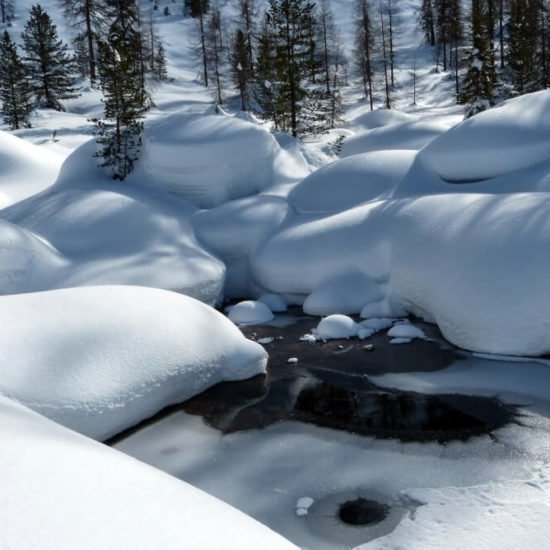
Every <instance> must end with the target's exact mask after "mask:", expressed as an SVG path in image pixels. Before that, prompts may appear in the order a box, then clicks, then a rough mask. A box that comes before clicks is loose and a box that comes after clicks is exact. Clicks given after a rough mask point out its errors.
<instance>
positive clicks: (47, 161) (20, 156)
mask: <svg viewBox="0 0 550 550" xmlns="http://www.w3.org/2000/svg"><path fill="white" fill-rule="evenodd" d="M62 161H63V158H62V157H61V156H59V155H57V154H56V153H54V152H52V151H45V150H43V149H41V148H40V147H37V146H36V145H32V144H31V143H29V142H27V141H24V140H22V139H20V138H18V137H16V136H14V135H12V134H9V133H8V132H3V131H0V208H4V207H6V206H9V205H11V204H13V203H15V202H18V201H20V200H22V199H25V198H27V197H30V196H32V195H34V194H36V193H38V192H40V191H42V190H43V189H46V188H47V187H49V186H50V185H52V184H53V183H54V181H55V180H56V178H57V173H58V171H59V168H60V166H61V163H62Z"/></svg>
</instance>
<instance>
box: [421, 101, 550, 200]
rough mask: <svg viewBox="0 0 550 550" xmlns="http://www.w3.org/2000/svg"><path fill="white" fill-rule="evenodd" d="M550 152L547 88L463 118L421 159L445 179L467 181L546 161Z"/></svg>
mask: <svg viewBox="0 0 550 550" xmlns="http://www.w3.org/2000/svg"><path fill="white" fill-rule="evenodd" d="M549 151H550V91H548V90H545V91H542V92H536V93H533V94H529V95H525V96H521V97H518V98H515V99H512V100H510V101H507V102H506V103H504V104H502V105H499V106H497V107H494V108H493V109H490V110H488V111H484V112H482V113H480V114H478V115H476V116H474V117H472V118H470V119H468V120H466V121H464V122H463V123H462V124H460V125H458V126H456V127H455V128H453V129H451V130H449V131H448V132H446V133H445V134H443V135H441V136H440V137H439V138H438V139H437V140H435V141H433V142H432V143H431V144H430V145H428V146H427V147H426V148H425V149H424V150H423V151H422V153H421V154H420V157H419V158H420V159H421V160H422V162H423V163H424V164H425V165H426V166H427V167H428V168H429V169H431V170H432V171H434V172H435V173H436V174H438V175H439V176H440V177H441V178H442V179H443V180H445V181H448V182H455V183H461V182H462V183H464V182H466V183H467V182H471V181H478V180H485V179H488V178H494V177H496V176H500V175H503V174H506V173H509V172H515V171H517V170H520V169H523V168H526V167H528V166H532V165H535V164H537V163H539V162H542V161H545V160H548V159H550V152H549ZM516 190H518V191H519V190H520V189H516Z"/></svg>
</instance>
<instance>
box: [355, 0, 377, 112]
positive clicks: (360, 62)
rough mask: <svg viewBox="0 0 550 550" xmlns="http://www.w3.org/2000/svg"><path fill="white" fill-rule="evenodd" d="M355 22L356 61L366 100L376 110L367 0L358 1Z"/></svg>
mask: <svg viewBox="0 0 550 550" xmlns="http://www.w3.org/2000/svg"><path fill="white" fill-rule="evenodd" d="M355 9H356V20H355V54H356V56H355V59H356V62H357V66H358V68H359V73H360V74H361V79H362V82H363V90H364V92H365V98H366V99H368V101H369V105H370V109H371V111H372V110H373V109H374V96H373V94H374V63H373V49H374V34H373V29H372V20H371V17H370V6H369V4H368V2H367V0H357V1H356V5H355Z"/></svg>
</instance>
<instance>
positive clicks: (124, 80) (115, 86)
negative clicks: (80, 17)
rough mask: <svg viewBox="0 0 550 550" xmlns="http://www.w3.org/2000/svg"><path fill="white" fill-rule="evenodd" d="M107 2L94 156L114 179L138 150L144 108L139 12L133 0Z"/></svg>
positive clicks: (129, 167) (121, 177)
mask: <svg viewBox="0 0 550 550" xmlns="http://www.w3.org/2000/svg"><path fill="white" fill-rule="evenodd" d="M120 3H121V5H118V6H117V5H116V3H115V2H113V4H112V5H111V7H112V8H113V11H112V13H113V15H114V16H115V17H114V21H113V23H112V25H111V27H110V29H109V34H108V39H107V40H105V41H100V42H99V53H100V64H99V77H100V82H101V88H102V91H103V95H104V105H105V114H104V118H103V119H102V120H95V122H96V124H97V126H98V133H99V137H98V140H97V143H98V144H99V145H100V146H101V150H100V151H99V152H98V153H97V154H96V156H98V157H100V158H101V159H102V163H101V166H104V167H110V168H111V170H112V175H113V178H114V179H117V180H124V179H125V178H126V176H127V175H128V174H129V173H130V172H131V171H132V170H133V168H134V164H135V162H136V161H137V159H138V158H139V156H140V153H141V133H142V130H143V122H142V120H143V117H144V114H145V112H146V110H147V108H148V105H149V103H148V95H147V92H146V90H145V87H144V79H143V67H142V59H141V57H140V55H136V52H139V51H140V49H141V47H142V37H141V33H140V29H139V14H138V13H137V11H136V9H137V6H136V5H135V4H134V5H132V6H130V5H129V4H131V3H130V2H123V0H120Z"/></svg>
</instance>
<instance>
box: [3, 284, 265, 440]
mask: <svg viewBox="0 0 550 550" xmlns="http://www.w3.org/2000/svg"><path fill="white" fill-rule="evenodd" d="M0 325H1V326H2V338H1V341H2V345H1V347H0V368H1V371H2V377H1V378H0V393H2V394H4V395H6V396H8V397H11V398H14V399H16V400H17V401H19V402H21V403H24V404H25V405H27V406H29V407H30V408H32V409H34V410H35V411H37V412H40V413H41V414H44V415H45V416H47V417H49V418H51V419H52V420H55V421H57V422H59V423H61V424H63V425H65V426H67V427H69V428H72V429H74V430H76V431H78V432H80V433H83V434H85V435H88V436H90V437H93V438H95V439H99V440H105V439H107V438H108V437H110V436H112V435H115V434H117V433H119V432H121V431H122V430H124V429H125V428H128V427H130V426H133V425H135V424H137V423H138V422H139V421H140V420H143V419H145V418H148V417H150V416H152V415H153V414H154V413H156V412H157V411H159V410H160V409H162V408H164V407H165V406H167V405H169V404H172V403H177V402H182V401H184V400H186V399H188V398H190V397H192V396H193V395H195V394H197V393H200V392H201V391H204V390H205V389H206V388H208V387H210V386H212V385H214V384H216V383H218V382H221V381H223V380H241V379H244V378H248V377H250V376H254V375H255V374H258V373H260V372H263V371H264V369H265V364H266V361H267V354H266V353H265V351H264V350H263V348H262V347H261V346H259V345H258V344H256V343H254V342H251V341H249V340H246V339H245V338H244V337H243V336H242V334H241V332H240V331H239V330H238V329H237V328H236V327H235V326H234V325H233V324H232V323H231V322H229V321H228V320H227V319H226V318H225V317H224V316H223V315H221V314H220V313H218V312H216V311H215V310H213V309H211V308H209V307H208V306H206V305H204V304H202V303H200V302H198V301H196V300H194V299H192V298H189V297H186V296H183V295H179V294H175V293H171V292H167V291H163V290H157V289H148V288H141V287H129V286H119V287H108V286H104V287H86V288H74V289H62V290H54V291H48V292H40V293H32V294H22V295H11V296H4V297H0Z"/></svg>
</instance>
